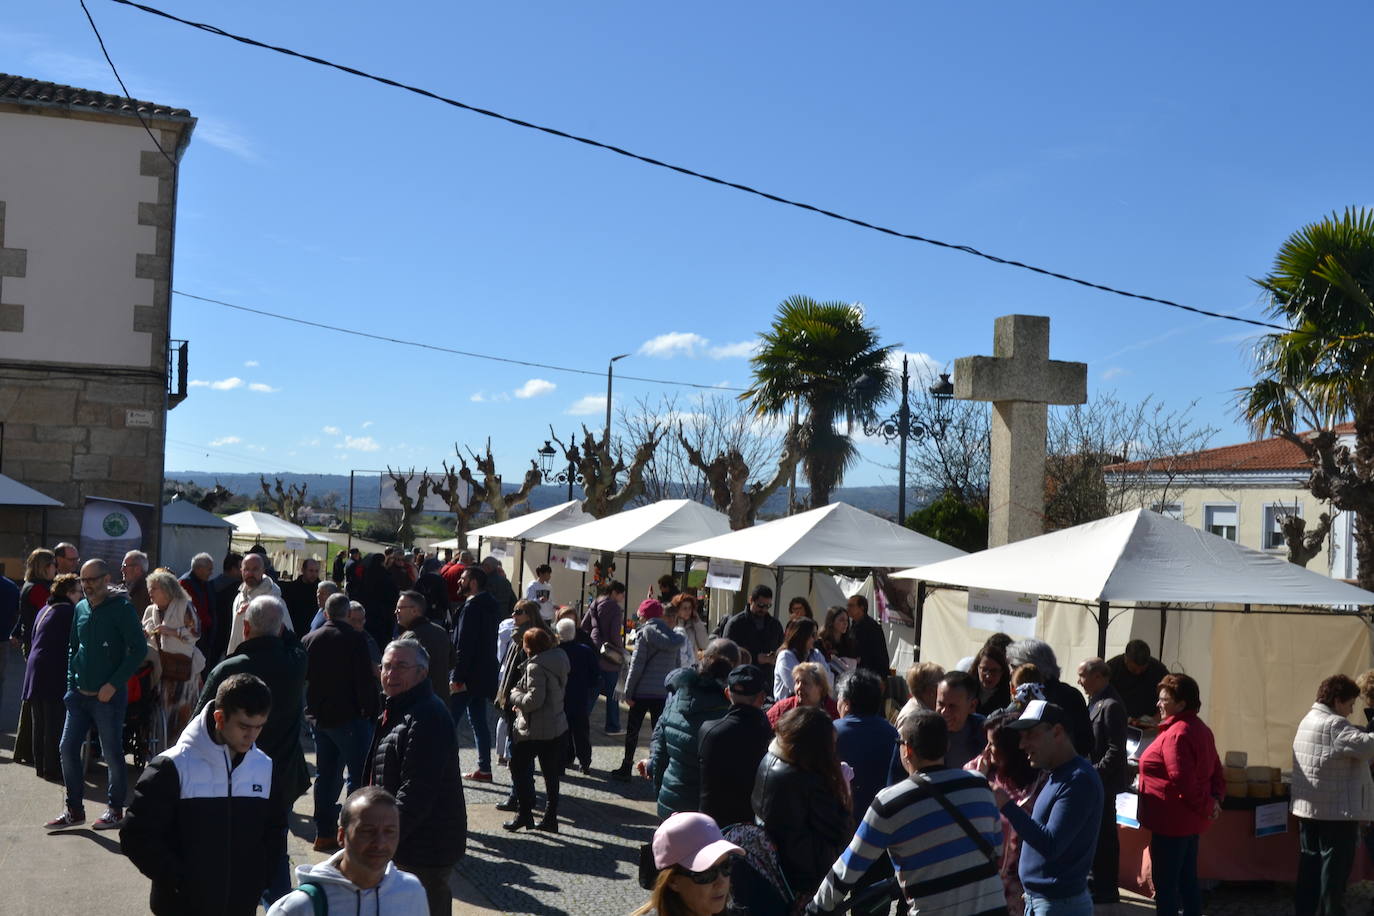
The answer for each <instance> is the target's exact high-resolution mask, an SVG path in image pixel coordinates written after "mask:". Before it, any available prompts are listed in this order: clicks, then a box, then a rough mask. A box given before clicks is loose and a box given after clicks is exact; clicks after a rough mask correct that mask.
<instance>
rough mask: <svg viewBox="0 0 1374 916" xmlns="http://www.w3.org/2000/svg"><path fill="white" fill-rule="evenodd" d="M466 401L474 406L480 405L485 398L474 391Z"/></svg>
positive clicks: (480, 393)
mask: <svg viewBox="0 0 1374 916" xmlns="http://www.w3.org/2000/svg"><path fill="white" fill-rule="evenodd" d="M468 400H469V401H471V402H472V403H474V404H482V403H485V402H486V400H487V396H486V395H485V394H483V393H482V392H480V391H474V392H473V393H472V394H471V395H469V396H468Z"/></svg>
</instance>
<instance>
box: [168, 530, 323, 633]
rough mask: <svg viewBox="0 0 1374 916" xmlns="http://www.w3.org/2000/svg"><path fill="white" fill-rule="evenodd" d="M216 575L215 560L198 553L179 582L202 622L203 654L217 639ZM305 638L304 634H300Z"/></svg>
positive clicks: (205, 554)
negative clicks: (212, 579)
mask: <svg viewBox="0 0 1374 916" xmlns="http://www.w3.org/2000/svg"><path fill="white" fill-rule="evenodd" d="M214 573H215V558H214V557H212V556H210V555H209V554H208V553H198V554H196V555H195V556H194V557H192V558H191V568H190V569H188V570H187V571H186V575H184V576H182V577H181V578H180V579H179V580H177V581H179V582H180V583H181V587H182V588H184V589H185V590H186V594H188V595H190V596H191V604H192V606H194V607H195V609H196V617H197V619H199V620H200V642H199V644H198V645H199V647H200V651H201V652H202V653H204V652H206V651H207V650H208V649H209V648H210V644H211V643H212V642H213V641H214V638H215V589H214V587H213V586H212V585H211V584H210V579H211V577H212V576H213V575H214ZM298 635H300V636H304V635H305V634H304V633H300V634H298Z"/></svg>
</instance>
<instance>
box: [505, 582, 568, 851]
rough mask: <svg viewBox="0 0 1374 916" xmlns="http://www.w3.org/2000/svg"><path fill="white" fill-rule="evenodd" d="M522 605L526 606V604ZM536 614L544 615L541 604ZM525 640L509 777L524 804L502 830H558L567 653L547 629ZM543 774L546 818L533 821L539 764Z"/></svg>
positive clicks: (534, 630) (514, 699)
mask: <svg viewBox="0 0 1374 916" xmlns="http://www.w3.org/2000/svg"><path fill="white" fill-rule="evenodd" d="M521 603H522V604H523V603H524V602H521ZM534 613H535V614H536V615H538V616H541V617H542V615H540V614H539V610H538V605H535V611H534ZM521 642H522V643H523V647H524V650H525V655H526V656H527V661H526V662H525V670H524V673H523V674H522V675H521V676H520V682H519V683H518V684H516V685H515V687H514V688H512V689H511V692H510V697H509V700H510V705H511V708H512V709H514V710H515V721H514V723H512V726H511V730H512V732H514V735H515V742H514V744H513V746H512V748H511V759H510V775H511V781H512V782H514V783H515V794H516V798H517V800H518V802H519V805H520V810H519V813H518V814H516V816H515V819H514V820H510V821H507V822H506V823H505V824H503V825H502V826H503V827H505V828H506V829H507V830H519V829H520V828H522V827H533V828H534V829H535V830H547V831H548V832H549V833H557V832H558V777H559V776H560V775H562V772H563V750H564V744H565V743H566V742H567V733H568V717H567V714H566V713H564V711H563V698H564V695H565V692H566V691H567V688H568V671H569V669H570V668H571V667H572V665H571V663H570V662H569V661H568V655H567V653H566V652H564V651H563V650H562V649H560V648H558V638H557V637H556V636H554V635H553V634H552V633H550V632H549V631H548V630H547V629H544V628H543V627H531V628H529V629H526V630H525V635H524V636H522V637H521ZM535 758H538V759H539V769H540V770H541V771H542V772H543V774H544V798H545V807H544V817H543V819H542V820H540V821H539V823H538V824H536V823H535V822H534V761H535Z"/></svg>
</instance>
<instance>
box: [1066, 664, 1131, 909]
mask: <svg viewBox="0 0 1374 916" xmlns="http://www.w3.org/2000/svg"><path fill="white" fill-rule="evenodd" d="M1111 677H1112V670H1111V668H1109V667H1107V663H1106V662H1104V661H1103V660H1102V659H1100V658H1090V659H1088V660H1087V661H1085V662H1083V663H1082V664H1081V665H1079V666H1078V686H1080V687H1082V688H1083V693H1084V694H1086V695H1087V697H1088V720H1089V721H1090V722H1091V723H1092V729H1093V749H1092V753H1091V754H1090V755H1089V756H1088V762H1089V763H1091V764H1092V765H1093V769H1094V770H1097V775H1098V776H1099V777H1101V779H1102V797H1103V799H1104V803H1103V805H1102V824H1101V827H1100V828H1099V831H1098V834H1097V853H1096V855H1094V856H1093V872H1092V894H1093V903H1116V902H1117V900H1118V899H1120V897H1119V895H1120V892H1119V891H1118V890H1117V886H1116V885H1117V877H1118V876H1117V869H1118V865H1119V864H1120V863H1119V861H1118V860H1119V859H1120V857H1121V844H1120V841H1119V840H1118V838H1117V835H1116V805H1115V804H1114V803H1113V801H1112V800H1113V799H1115V798H1116V796H1117V795H1118V794H1119V793H1121V792H1124V791H1126V704H1125V703H1123V702H1122V701H1121V694H1119V693H1117V692H1116V688H1114V687H1113V686H1112V681H1111Z"/></svg>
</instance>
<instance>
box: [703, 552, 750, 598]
mask: <svg viewBox="0 0 1374 916" xmlns="http://www.w3.org/2000/svg"><path fill="white" fill-rule="evenodd" d="M743 585H744V564H743V563H736V562H735V561H734V560H712V561H711V562H710V563H709V564H708V565H707V567H706V587H707V588H723V589H726V590H727V591H732V592H737V591H739V590H740V588H741V587H742V586H743Z"/></svg>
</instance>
